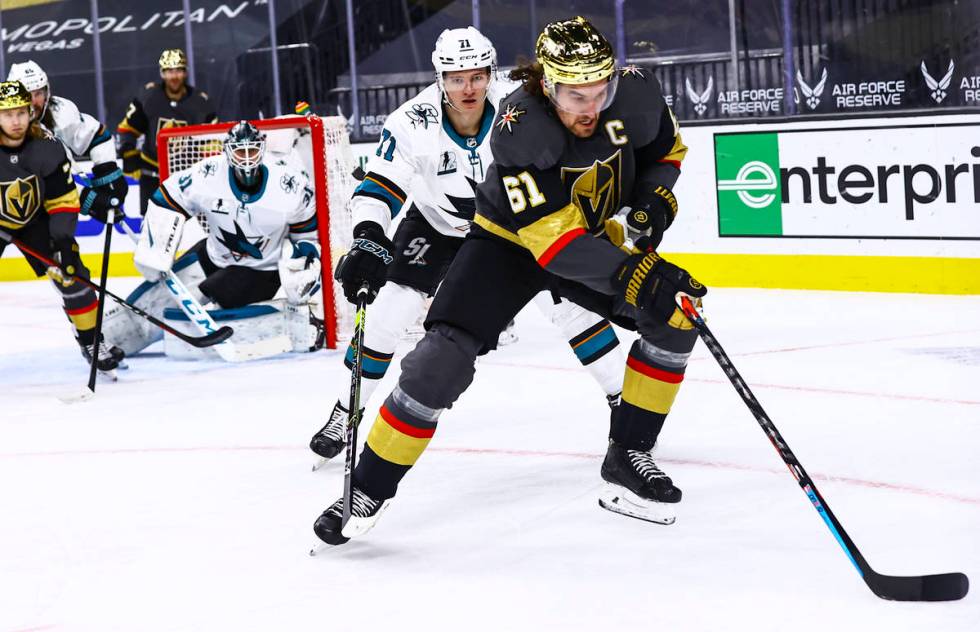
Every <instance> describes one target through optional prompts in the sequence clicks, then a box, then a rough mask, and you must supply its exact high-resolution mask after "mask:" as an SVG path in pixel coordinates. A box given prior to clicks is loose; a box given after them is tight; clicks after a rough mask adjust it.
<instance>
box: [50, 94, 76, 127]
mask: <svg viewBox="0 0 980 632" xmlns="http://www.w3.org/2000/svg"><path fill="white" fill-rule="evenodd" d="M48 107H49V108H51V113H52V114H53V115H54V116H55V120H56V122H59V123H61V122H63V121H67V120H70V119H77V118H78V117H79V116H81V112H80V111H79V110H78V106H77V105H75V103H74V102H73V101H71V100H70V99H66V98H64V97H56V96H52V97H51V100H50V101H49V102H48ZM59 119H60V120H59Z"/></svg>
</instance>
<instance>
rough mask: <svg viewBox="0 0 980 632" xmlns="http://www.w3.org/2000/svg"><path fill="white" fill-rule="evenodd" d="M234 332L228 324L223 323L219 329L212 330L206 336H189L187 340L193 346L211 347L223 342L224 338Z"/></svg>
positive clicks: (229, 336) (227, 337)
mask: <svg viewBox="0 0 980 632" xmlns="http://www.w3.org/2000/svg"><path fill="white" fill-rule="evenodd" d="M234 333H235V330H234V329H232V328H231V327H229V326H228V325H225V326H224V327H221V328H220V329H217V330H215V331H212V332H211V333H209V334H208V335H206V336H200V337H197V338H191V339H190V340H189V341H188V342H190V344H192V345H194V346H195V347H199V348H200V347H211V346H213V345H216V344H218V343H221V342H224V341H225V340H228V339H229V338H231V336H232V334H234Z"/></svg>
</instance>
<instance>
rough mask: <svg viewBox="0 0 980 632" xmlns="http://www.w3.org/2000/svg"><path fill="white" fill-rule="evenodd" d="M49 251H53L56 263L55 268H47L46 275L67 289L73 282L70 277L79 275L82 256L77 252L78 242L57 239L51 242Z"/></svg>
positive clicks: (70, 239)
mask: <svg viewBox="0 0 980 632" xmlns="http://www.w3.org/2000/svg"><path fill="white" fill-rule="evenodd" d="M51 250H53V251H54V260H55V261H57V262H58V267H57V268H48V275H49V276H50V277H51V278H52V279H54V280H55V281H57V282H58V283H60V284H61V285H63V286H65V287H68V286H69V285H71V284H72V283H74V282H75V279H73V278H72V277H73V276H75V275H78V274H81V273H82V271H83V270H84V268H83V267H82V256H81V255H80V254H79V252H78V242H76V241H75V239H74V238H69V239H64V238H62V239H57V240H54V239H53V240H52V241H51Z"/></svg>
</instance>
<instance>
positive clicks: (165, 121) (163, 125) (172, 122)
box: [157, 117, 187, 136]
mask: <svg viewBox="0 0 980 632" xmlns="http://www.w3.org/2000/svg"><path fill="white" fill-rule="evenodd" d="M171 127H187V121H184V120H181V119H172V118H162V117H161V118H159V119H157V136H159V135H160V130H162V129H169V128H171Z"/></svg>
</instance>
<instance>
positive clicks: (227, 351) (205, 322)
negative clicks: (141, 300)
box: [122, 222, 242, 362]
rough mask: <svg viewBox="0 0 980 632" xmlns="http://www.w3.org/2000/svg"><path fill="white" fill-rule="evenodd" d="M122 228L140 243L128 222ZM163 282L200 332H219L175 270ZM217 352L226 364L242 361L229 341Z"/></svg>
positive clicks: (222, 344)
mask: <svg viewBox="0 0 980 632" xmlns="http://www.w3.org/2000/svg"><path fill="white" fill-rule="evenodd" d="M122 227H123V230H124V231H125V232H126V234H127V235H129V238H130V239H131V240H133V243H139V236H138V235H137V234H136V233H135V232H133V229H132V228H131V227H130V226H129V225H128V224H127V223H126V222H123V224H122ZM162 281H163V285H164V287H166V288H167V290H168V291H169V292H170V294H171V295H173V297H174V301H176V303H177V305H178V306H179V307H180V309H181V311H183V312H184V314H185V315H186V316H187V319H188V320H189V321H190V322H192V323H194V326H195V327H197V330H198V331H200V332H201V333H202V334H204V335H205V336H208V335H211V334H212V333H213V332H215V331H218V330H219V327H218V324H217V323H216V322H214V319H213V318H211V314H209V313H208V311H207V310H206V309H204V308H203V307H202V306H201V303H200V302H199V301H198V300H197V299H196V298H194V295H193V294H191V291H190V290H188V289H187V286H186V285H184V282H183V281H181V280H180V278H179V277H178V276H177V275H176V274H175V273H174V271H173V270H167V271H166V273H164V276H163V279H162ZM227 329H230V327H227ZM229 337H230V336H229ZM215 351H217V352H218V355H219V356H221V359H222V360H224V361H226V362H237V361H239V360H241V359H242V358H240V357H239V354H238V350H237V349H236V348H235V346H234V345H233V344H232V342H231V341H230V340H227V339H226V340H224V341H222V342H221V343H220V344H218V345H217V346H215Z"/></svg>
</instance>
